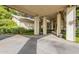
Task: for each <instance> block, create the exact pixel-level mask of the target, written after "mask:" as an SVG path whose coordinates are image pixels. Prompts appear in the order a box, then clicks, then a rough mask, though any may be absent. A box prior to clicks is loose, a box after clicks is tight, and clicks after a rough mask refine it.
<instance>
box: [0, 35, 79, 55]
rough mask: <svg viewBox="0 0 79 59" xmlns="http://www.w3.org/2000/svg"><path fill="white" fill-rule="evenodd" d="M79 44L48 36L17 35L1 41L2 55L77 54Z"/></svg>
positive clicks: (0, 52)
mask: <svg viewBox="0 0 79 59" xmlns="http://www.w3.org/2000/svg"><path fill="white" fill-rule="evenodd" d="M77 53H79V44H76V43H73V42H69V41H66V40H63V39H61V38H58V37H56V36H54V35H52V34H50V35H47V36H33V37H29V36H21V35H15V36H12V37H8V38H6V39H3V40H1V41H0V54H77Z"/></svg>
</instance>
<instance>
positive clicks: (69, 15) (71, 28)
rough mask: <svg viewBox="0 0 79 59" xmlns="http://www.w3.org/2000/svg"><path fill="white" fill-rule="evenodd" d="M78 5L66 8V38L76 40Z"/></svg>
mask: <svg viewBox="0 0 79 59" xmlns="http://www.w3.org/2000/svg"><path fill="white" fill-rule="evenodd" d="M75 24H76V6H70V7H67V10H66V40H70V41H75V34H76V31H75V30H76V26H75Z"/></svg>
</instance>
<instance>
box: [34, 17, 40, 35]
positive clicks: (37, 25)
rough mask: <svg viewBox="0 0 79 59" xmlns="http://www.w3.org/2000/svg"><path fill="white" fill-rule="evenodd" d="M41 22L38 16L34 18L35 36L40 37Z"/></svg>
mask: <svg viewBox="0 0 79 59" xmlns="http://www.w3.org/2000/svg"><path fill="white" fill-rule="evenodd" d="M39 21H40V19H39V17H38V16H37V17H35V18H34V34H35V35H39Z"/></svg>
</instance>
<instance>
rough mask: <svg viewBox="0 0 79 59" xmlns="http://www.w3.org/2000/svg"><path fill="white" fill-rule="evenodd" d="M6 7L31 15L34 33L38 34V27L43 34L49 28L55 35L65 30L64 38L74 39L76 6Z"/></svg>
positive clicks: (59, 35)
mask: <svg viewBox="0 0 79 59" xmlns="http://www.w3.org/2000/svg"><path fill="white" fill-rule="evenodd" d="M8 7H10V8H14V9H16V10H18V11H20V12H24V13H26V14H29V15H31V16H33V19H34V34H35V35H39V34H40V32H41V31H40V29H42V32H43V35H46V34H47V31H48V28H50V30H51V33H52V32H54V33H55V34H56V36H58V37H61V35H62V30H65V31H66V40H70V41H75V33H76V7H77V6H68V5H9V6H8ZM48 20H49V21H48Z"/></svg>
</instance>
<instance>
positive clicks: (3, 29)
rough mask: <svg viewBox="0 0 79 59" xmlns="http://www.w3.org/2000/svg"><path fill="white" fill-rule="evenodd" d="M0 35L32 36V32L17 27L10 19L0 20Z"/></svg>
mask: <svg viewBox="0 0 79 59" xmlns="http://www.w3.org/2000/svg"><path fill="white" fill-rule="evenodd" d="M0 34H9V35H10V34H23V35H33V30H26V29H24V28H22V27H19V26H17V24H16V23H15V22H13V21H12V20H11V19H2V20H0Z"/></svg>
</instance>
